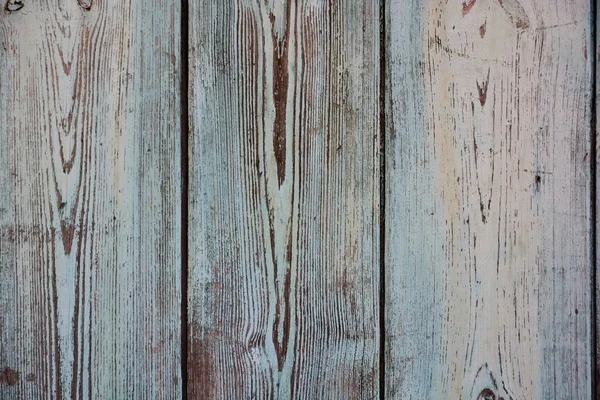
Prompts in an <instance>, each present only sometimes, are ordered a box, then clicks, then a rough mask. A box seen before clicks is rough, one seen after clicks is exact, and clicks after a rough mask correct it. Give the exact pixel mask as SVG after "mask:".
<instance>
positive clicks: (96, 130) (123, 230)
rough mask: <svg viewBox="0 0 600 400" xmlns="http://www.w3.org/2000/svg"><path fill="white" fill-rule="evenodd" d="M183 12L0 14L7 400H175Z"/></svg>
mask: <svg viewBox="0 0 600 400" xmlns="http://www.w3.org/2000/svg"><path fill="white" fill-rule="evenodd" d="M177 4H178V3H177V2H175V3H171V2H168V1H161V0H153V1H150V2H143V3H142V2H133V1H127V0H120V1H110V2H109V1H106V0H79V1H77V0H58V1H42V0H37V1H17V0H9V1H8V2H7V1H3V2H2V4H1V5H2V9H1V10H0V149H1V150H0V166H1V167H0V398H2V399H33V398H56V399H60V398H115V399H116V398H146V397H147V398H171V397H172V398H179V397H180V396H181V373H180V368H181V366H180V359H181V357H180V343H181V342H180V307H181V306H180V302H181V291H180V286H181V285H180V279H181V275H180V270H181V269H180V267H181V256H180V242H181V236H180V235H181V225H180V219H181V214H180V213H181V207H180V198H181V193H180V190H181V189H180V181H181V179H180V168H181V167H180V122H179V121H180V115H179V114H180V113H179V104H180V98H179V92H180V80H181V76H180V75H179V72H180V58H179V57H180V44H179V43H180V38H179V26H180V22H179V18H180V11H179V8H178V7H179V6H178V5H177Z"/></svg>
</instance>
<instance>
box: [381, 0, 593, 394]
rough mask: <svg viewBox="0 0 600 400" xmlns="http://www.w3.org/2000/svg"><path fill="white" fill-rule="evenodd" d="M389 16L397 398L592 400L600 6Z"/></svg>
mask: <svg viewBox="0 0 600 400" xmlns="http://www.w3.org/2000/svg"><path fill="white" fill-rule="evenodd" d="M386 10H387V15H386V28H387V29H386V43H388V46H387V53H386V56H387V61H388V64H387V70H386V72H387V81H386V85H387V91H386V97H387V101H386V104H387V106H386V108H387V109H386V113H387V138H386V166H387V168H386V189H387V191H386V198H385V202H386V210H385V215H386V224H385V225H386V241H385V250H386V257H385V265H386V277H385V279H386V290H385V299H386V307H385V310H386V315H385V329H386V343H385V349H386V352H385V354H386V372H387V373H386V377H385V381H386V388H385V393H386V398H390V399H394V398H395V399H429V398H431V399H446V398H451V399H473V400H474V399H480V400H481V399H504V400H508V399H515V400H516V399H590V398H591V396H592V393H591V375H590V373H591V363H592V360H591V336H590V335H591V330H590V328H591V324H590V320H591V319H592V315H591V309H590V304H591V301H592V299H591V292H590V274H591V269H592V266H591V264H590V259H591V258H590V256H591V255H590V239H591V236H590V232H591V229H590V228H591V226H590V162H591V161H590V158H591V157H590V154H589V152H590V120H591V115H590V103H591V71H592V67H591V57H590V54H591V51H590V50H591V49H590V3H589V2H588V1H583V0H558V1H553V2H546V1H538V0H499V1H482V0H479V1H478V0H470V1H469V0H467V1H464V2H461V1H442V0H427V1H407V0H387V1H386Z"/></svg>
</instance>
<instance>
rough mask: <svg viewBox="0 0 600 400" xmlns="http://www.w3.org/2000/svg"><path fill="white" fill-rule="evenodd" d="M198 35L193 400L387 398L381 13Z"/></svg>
mask: <svg viewBox="0 0 600 400" xmlns="http://www.w3.org/2000/svg"><path fill="white" fill-rule="evenodd" d="M190 28H191V32H190V91H191V93H190V114H191V115H190V118H191V137H190V138H191V143H190V182H189V185H190V194H189V196H190V203H189V207H190V213H189V215H190V221H189V224H190V230H189V232H190V236H189V237H190V251H189V253H190V259H189V266H190V272H189V274H190V277H189V315H190V316H189V342H190V345H189V348H190V349H189V385H190V387H189V391H188V393H189V395H190V397H191V398H206V399H247V398H290V397H291V398H341V399H346V398H369V399H370V398H376V397H377V396H378V391H379V388H378V374H379V366H378V357H379V352H378V348H379V320H378V302H379V296H378V290H379V272H378V271H379V248H380V247H379V194H378V193H379V183H378V181H379V121H378V115H379V114H378V95H379V90H378V89H379V82H378V79H379V62H378V57H379V6H378V1H375V0H370V1H362V0H360V1H359V0H350V1H349V0H336V1H333V0H332V1H321V0H305V1H276V2H267V1H250V0H227V1H199V2H190Z"/></svg>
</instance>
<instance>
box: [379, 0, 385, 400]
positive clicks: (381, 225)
mask: <svg viewBox="0 0 600 400" xmlns="http://www.w3.org/2000/svg"><path fill="white" fill-rule="evenodd" d="M385 2H386V0H380V2H379V20H380V24H379V168H380V171H379V191H380V192H379V229H380V231H379V285H380V288H379V398H380V399H381V400H383V399H385V370H386V369H385V196H386V192H385V176H386V171H385V138H386V135H385V128H386V120H385V118H386V113H385V107H386V104H385V92H386V90H385V89H386V74H385V71H386V65H385V63H386V41H385V35H386V31H385V29H386V24H385V20H386V14H385Z"/></svg>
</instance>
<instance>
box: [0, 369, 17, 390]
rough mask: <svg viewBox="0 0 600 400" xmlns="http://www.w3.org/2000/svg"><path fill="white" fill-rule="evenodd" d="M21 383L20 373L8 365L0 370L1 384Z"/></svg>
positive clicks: (12, 384)
mask: <svg viewBox="0 0 600 400" xmlns="http://www.w3.org/2000/svg"><path fill="white" fill-rule="evenodd" d="M17 383H19V373H18V372H17V371H15V370H12V369H10V368H8V367H5V368H4V369H3V370H1V371H0V385H8V386H15V385H16V384H17Z"/></svg>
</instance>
